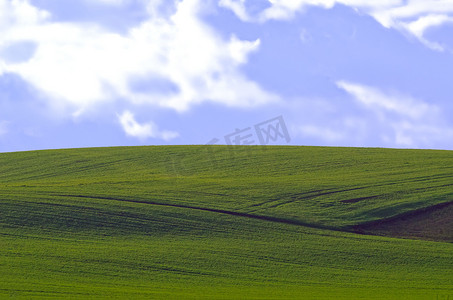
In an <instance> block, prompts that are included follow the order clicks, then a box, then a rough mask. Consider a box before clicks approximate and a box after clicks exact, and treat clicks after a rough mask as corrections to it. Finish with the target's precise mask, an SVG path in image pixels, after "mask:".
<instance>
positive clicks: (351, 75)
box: [0, 0, 453, 152]
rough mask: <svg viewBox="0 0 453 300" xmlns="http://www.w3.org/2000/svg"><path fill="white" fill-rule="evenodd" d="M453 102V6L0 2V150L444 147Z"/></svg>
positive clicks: (297, 1) (301, 1)
mask: <svg viewBox="0 0 453 300" xmlns="http://www.w3.org/2000/svg"><path fill="white" fill-rule="evenodd" d="M452 100H453V0H380V1H375V0H337V1H336V0H203V1H202V0H174V1H173V0H65V1H60V0H0V152H7V151H19V150H31V149H49V148H72V147H95V146H96V147H97V146H119V145H162V144H206V143H218V144H225V143H228V141H230V142H231V141H233V143H236V142H237V143H243V144H247V143H248V144H253V143H254V144H260V143H263V140H262V139H261V140H260V139H259V138H258V137H257V136H256V135H257V134H258V132H257V130H256V127H255V125H258V124H261V123H263V122H264V123H266V121H269V120H272V119H274V118H276V117H279V116H282V118H280V119H276V120H277V121H278V122H280V123H278V124H276V125H275V124H274V127H273V128H274V129H275V133H277V132H278V130H280V132H282V131H281V129H282V128H284V127H285V126H284V125H286V128H287V131H288V133H287V134H286V135H285V134H281V135H277V134H276V135H275V136H274V140H270V142H271V143H274V144H285V145H286V144H291V145H328V146H363V147H395V148H435V149H453V101H452ZM271 123H272V122H271ZM266 124H267V123H266ZM271 129H272V128H271ZM236 133H237V134H236ZM232 134H236V135H237V136H239V135H241V137H242V139H241V138H235V139H228V137H231V136H232ZM244 137H248V138H247V139H245V138H244ZM289 138H290V140H289ZM267 142H269V139H268V140H267Z"/></svg>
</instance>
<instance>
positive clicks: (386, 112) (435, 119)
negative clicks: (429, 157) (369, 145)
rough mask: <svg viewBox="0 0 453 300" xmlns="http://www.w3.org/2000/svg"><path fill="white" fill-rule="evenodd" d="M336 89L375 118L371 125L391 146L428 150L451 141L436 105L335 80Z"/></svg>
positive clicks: (449, 132) (452, 129) (448, 130)
mask: <svg viewBox="0 0 453 300" xmlns="http://www.w3.org/2000/svg"><path fill="white" fill-rule="evenodd" d="M337 86H338V87H339V88H341V89H343V90H344V91H346V92H347V93H348V94H350V95H351V96H352V97H353V99H354V100H355V101H357V102H358V103H359V104H360V105H362V107H364V108H366V109H367V110H369V111H370V112H371V113H373V114H375V115H376V118H375V119H373V120H372V121H371V122H374V123H375V124H373V125H375V126H378V127H379V128H380V130H379V132H380V136H381V139H382V141H383V142H385V143H387V144H388V145H390V146H397V147H427V146H428V147H429V145H434V144H438V145H439V144H445V143H446V142H447V144H448V141H449V140H451V139H452V138H453V128H451V127H450V126H449V124H448V122H447V121H446V118H445V116H444V115H443V114H442V113H441V111H440V110H439V108H438V107H437V106H435V105H431V104H428V103H425V102H423V101H421V100H418V99H414V98H412V97H409V96H405V95H402V94H400V93H396V92H384V91H382V90H380V89H377V88H374V87H370V86H366V85H361V84H357V83H351V82H347V81H338V82H337ZM367 121H368V122H370V120H367Z"/></svg>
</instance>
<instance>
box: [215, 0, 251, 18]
mask: <svg viewBox="0 0 453 300" xmlns="http://www.w3.org/2000/svg"><path fill="white" fill-rule="evenodd" d="M219 6H221V7H225V8H228V9H230V10H232V11H233V12H234V14H235V15H236V16H237V17H238V18H239V19H240V20H241V21H244V22H246V21H251V20H252V18H251V17H250V16H249V14H248V12H247V9H246V8H245V0H220V1H219Z"/></svg>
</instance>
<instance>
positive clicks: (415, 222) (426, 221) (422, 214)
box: [352, 202, 453, 243]
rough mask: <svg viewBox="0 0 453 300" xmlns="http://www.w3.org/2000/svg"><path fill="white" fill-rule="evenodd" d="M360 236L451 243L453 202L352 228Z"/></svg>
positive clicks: (452, 235)
mask: <svg viewBox="0 0 453 300" xmlns="http://www.w3.org/2000/svg"><path fill="white" fill-rule="evenodd" d="M352 229H353V231H354V232H356V233H361V234H371V235H381V236H390V237H399V238H411V239H423V240H431V241H442V242H450V243H453V202H448V203H442V204H438V205H434V206H431V207H427V208H424V209H420V210H416V211H413V212H410V213H406V214H403V215H399V216H396V217H392V218H389V219H384V220H379V221H374V222H370V223H365V224H360V225H356V226H353V228H352Z"/></svg>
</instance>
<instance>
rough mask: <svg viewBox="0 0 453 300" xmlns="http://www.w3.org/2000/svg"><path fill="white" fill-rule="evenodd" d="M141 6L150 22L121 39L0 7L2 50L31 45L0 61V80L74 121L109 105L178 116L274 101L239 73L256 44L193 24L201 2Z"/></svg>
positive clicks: (23, 3)
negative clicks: (150, 87) (151, 86)
mask: <svg viewBox="0 0 453 300" xmlns="http://www.w3.org/2000/svg"><path fill="white" fill-rule="evenodd" d="M98 1H101V0H98ZM103 2H106V3H110V4H114V5H120V4H121V3H122V1H119V0H118V1H113V0H103ZM143 3H144V5H145V6H146V8H147V10H148V11H149V13H150V17H149V18H148V20H146V21H144V22H142V23H141V24H138V25H137V26H135V27H133V28H130V30H129V31H128V32H127V33H126V34H119V33H114V32H110V31H108V30H107V29H106V28H102V27H100V26H98V25H96V24H90V23H83V24H82V23H71V22H53V21H52V18H51V16H50V13H48V12H46V11H43V10H41V9H39V8H37V7H35V6H33V5H32V4H30V2H29V1H27V0H14V1H8V0H0V22H3V23H0V32H1V35H0V51H1V50H2V49H4V48H7V47H11V46H14V45H15V44H17V43H23V42H24V41H25V42H27V43H32V44H34V45H35V47H34V49H35V50H34V53H32V55H30V57H28V58H27V59H26V60H21V61H19V62H18V61H11V60H9V61H8V60H5V59H4V58H2V57H0V74H1V72H10V73H14V74H17V75H19V76H20V77H21V78H22V79H24V80H25V81H26V82H28V83H30V84H31V85H33V86H34V87H35V88H36V89H37V90H39V91H41V92H42V93H43V94H44V95H45V96H47V97H49V98H50V99H52V101H53V103H54V104H55V105H57V106H60V107H61V106H66V107H69V108H71V109H72V111H73V112H74V114H75V115H80V114H82V113H83V112H84V111H85V110H87V109H89V108H90V107H93V106H95V105H97V104H102V103H104V102H109V101H114V100H115V99H125V100H126V101H130V102H132V103H134V104H143V105H144V104H146V105H155V106H160V107H166V108H170V109H174V110H177V111H184V110H187V109H189V108H190V107H191V106H192V105H195V104H199V103H201V102H204V101H211V102H216V103H219V104H222V105H228V106H239V107H252V106H255V105H261V104H265V103H269V102H273V101H278V100H279V98H278V96H276V95H274V94H272V93H269V92H267V91H265V90H263V89H262V88H261V87H260V86H259V85H258V84H257V83H255V82H253V81H251V80H250V79H248V78H246V77H245V76H244V75H242V73H241V72H240V70H239V67H240V65H242V64H244V63H245V62H246V61H247V57H248V55H249V54H250V53H252V52H253V51H256V50H257V49H258V48H259V45H260V41H259V40H254V41H248V40H240V39H238V38H236V37H234V36H232V37H231V38H230V39H227V40H224V39H222V38H221V37H219V36H218V35H217V34H216V33H215V32H214V31H213V30H212V29H211V28H210V27H208V26H207V25H205V24H204V23H203V22H202V21H201V18H199V14H200V10H201V9H202V8H203V2H202V1H201V0H183V1H176V2H174V3H175V10H174V11H173V12H172V13H171V14H160V13H159V12H160V10H159V7H160V6H161V5H162V1H156V0H153V1H151V0H148V1H143ZM5 20H6V21H5ZM136 77H142V78H146V77H149V78H163V79H165V80H168V81H170V82H172V83H173V84H175V85H176V86H177V87H178V88H177V92H176V93H169V94H166V93H152V92H149V93H148V92H147V93H145V92H143V91H136V90H134V89H133V88H132V87H131V80H132V79H133V78H136Z"/></svg>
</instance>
